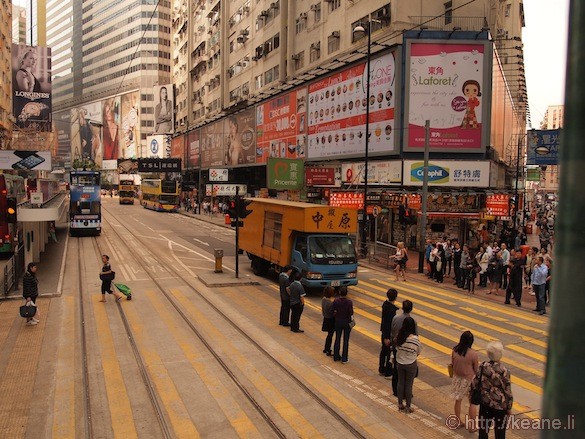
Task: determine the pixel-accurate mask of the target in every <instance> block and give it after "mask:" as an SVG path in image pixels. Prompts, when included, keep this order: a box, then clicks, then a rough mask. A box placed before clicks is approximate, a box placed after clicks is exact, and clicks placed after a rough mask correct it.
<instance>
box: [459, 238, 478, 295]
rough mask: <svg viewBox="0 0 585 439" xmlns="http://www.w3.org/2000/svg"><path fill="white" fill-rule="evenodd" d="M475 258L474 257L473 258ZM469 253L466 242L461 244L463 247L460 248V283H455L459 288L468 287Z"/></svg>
mask: <svg viewBox="0 0 585 439" xmlns="http://www.w3.org/2000/svg"><path fill="white" fill-rule="evenodd" d="M474 259H475V258H474ZM471 260H472V258H471V255H470V254H469V246H468V245H467V244H464V245H463V249H462V250H461V263H460V264H459V269H460V270H461V272H460V279H459V281H460V283H459V284H457V286H458V287H459V288H463V289H466V290H467V289H468V288H469V270H470V269H471Z"/></svg>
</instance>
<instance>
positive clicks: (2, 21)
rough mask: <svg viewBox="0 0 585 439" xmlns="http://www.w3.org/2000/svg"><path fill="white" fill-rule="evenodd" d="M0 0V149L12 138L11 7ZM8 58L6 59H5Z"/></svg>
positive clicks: (6, 0)
mask: <svg viewBox="0 0 585 439" xmlns="http://www.w3.org/2000/svg"><path fill="white" fill-rule="evenodd" d="M11 6H12V5H11V3H10V0H2V7H1V8H0V59H2V60H3V62H2V63H1V64H0V84H1V85H0V149H9V148H10V144H11V139H12V123H13V120H14V118H13V117H12V69H11V65H10V64H11V63H10V61H9V60H10V59H11V56H12V54H11V48H12V44H11V41H12V8H11ZM7 60H8V61H7Z"/></svg>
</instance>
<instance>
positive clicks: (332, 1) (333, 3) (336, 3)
mask: <svg viewBox="0 0 585 439" xmlns="http://www.w3.org/2000/svg"><path fill="white" fill-rule="evenodd" d="M327 1H329V12H333V11H335V10H336V9H338V8H339V7H340V6H341V0H327Z"/></svg>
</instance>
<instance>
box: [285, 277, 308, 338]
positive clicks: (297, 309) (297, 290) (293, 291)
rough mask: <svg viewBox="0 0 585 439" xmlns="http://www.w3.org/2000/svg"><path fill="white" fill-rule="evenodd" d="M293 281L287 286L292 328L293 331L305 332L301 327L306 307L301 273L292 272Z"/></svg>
mask: <svg viewBox="0 0 585 439" xmlns="http://www.w3.org/2000/svg"><path fill="white" fill-rule="evenodd" d="M292 279H293V281H292V282H291V284H290V285H289V286H288V287H287V291H288V293H289V295H290V309H291V320H290V330H291V331H292V332H305V331H303V330H302V329H301V328H300V321H301V314H303V309H304V307H305V296H306V295H307V293H305V288H304V287H303V284H301V273H300V272H298V271H295V272H294V273H293V274H292Z"/></svg>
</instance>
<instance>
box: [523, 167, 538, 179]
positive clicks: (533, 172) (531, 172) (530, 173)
mask: <svg viewBox="0 0 585 439" xmlns="http://www.w3.org/2000/svg"><path fill="white" fill-rule="evenodd" d="M526 181H540V169H527V170H526Z"/></svg>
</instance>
